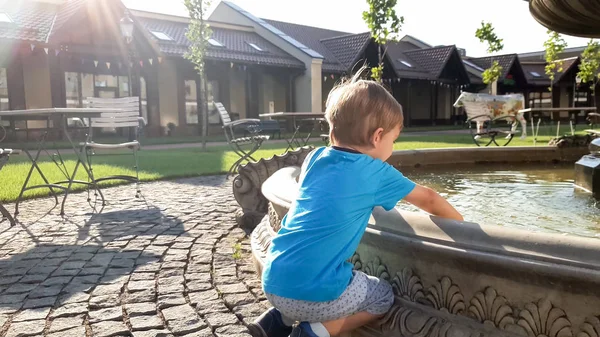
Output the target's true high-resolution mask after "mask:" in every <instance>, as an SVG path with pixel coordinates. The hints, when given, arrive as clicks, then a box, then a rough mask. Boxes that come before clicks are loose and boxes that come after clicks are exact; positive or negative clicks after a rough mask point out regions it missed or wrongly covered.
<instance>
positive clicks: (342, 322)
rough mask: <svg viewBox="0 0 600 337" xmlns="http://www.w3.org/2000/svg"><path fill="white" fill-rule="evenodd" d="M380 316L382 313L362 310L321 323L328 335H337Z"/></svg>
mask: <svg viewBox="0 0 600 337" xmlns="http://www.w3.org/2000/svg"><path fill="white" fill-rule="evenodd" d="M380 317H382V315H373V314H371V313H368V312H366V311H363V312H359V313H356V314H354V315H352V316H349V317H344V318H340V319H336V320H335V321H328V322H323V325H324V326H325V329H327V331H328V332H329V335H330V336H339V335H340V334H343V333H345V332H350V331H352V330H355V329H358V328H360V327H361V326H364V325H367V324H369V323H371V322H373V321H375V320H377V319H378V318H380Z"/></svg>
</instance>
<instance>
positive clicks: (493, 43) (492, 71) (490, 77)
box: [475, 21, 504, 91]
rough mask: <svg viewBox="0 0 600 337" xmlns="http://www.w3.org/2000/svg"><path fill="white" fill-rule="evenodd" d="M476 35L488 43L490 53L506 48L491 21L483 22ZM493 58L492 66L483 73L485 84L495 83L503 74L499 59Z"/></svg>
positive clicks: (480, 40) (481, 40)
mask: <svg viewBox="0 0 600 337" xmlns="http://www.w3.org/2000/svg"><path fill="white" fill-rule="evenodd" d="M475 37H476V38H478V39H479V42H481V43H487V46H488V48H487V52H488V53H489V54H492V53H497V52H499V51H501V50H502V49H504V44H503V43H502V42H503V41H504V40H503V39H500V38H498V35H496V33H495V32H494V27H492V24H491V23H489V22H483V21H482V22H481V27H479V29H477V30H476V31H475ZM491 60H492V62H491V65H490V67H489V68H488V69H486V70H485V71H484V72H483V74H482V76H483V83H485V84H490V83H494V82H496V81H498V79H499V78H500V76H502V66H500V63H498V60H494V59H493V57H492V59H491ZM490 91H491V88H490Z"/></svg>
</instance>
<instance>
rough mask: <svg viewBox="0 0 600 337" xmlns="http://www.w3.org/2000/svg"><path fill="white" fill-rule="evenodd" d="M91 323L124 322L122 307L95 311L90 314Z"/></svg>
mask: <svg viewBox="0 0 600 337" xmlns="http://www.w3.org/2000/svg"><path fill="white" fill-rule="evenodd" d="M89 316H90V323H96V322H100V321H121V320H123V309H122V308H121V307H111V308H104V309H100V310H93V311H90V313H89Z"/></svg>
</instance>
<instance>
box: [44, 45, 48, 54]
mask: <svg viewBox="0 0 600 337" xmlns="http://www.w3.org/2000/svg"><path fill="white" fill-rule="evenodd" d="M44 52H46V55H48V48H47V47H46V48H44Z"/></svg>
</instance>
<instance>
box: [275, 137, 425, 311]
mask: <svg viewBox="0 0 600 337" xmlns="http://www.w3.org/2000/svg"><path fill="white" fill-rule="evenodd" d="M299 185H300V188H299V192H298V195H297V198H296V200H295V201H293V202H292V204H291V207H290V210H289V212H288V213H287V215H286V216H285V217H284V218H283V219H282V222H281V229H280V230H279V232H278V233H277V235H276V236H275V237H274V238H273V241H272V243H271V246H270V248H269V252H268V255H267V259H266V264H265V268H264V270H263V288H264V291H265V292H267V293H270V294H273V295H277V296H281V297H286V298H290V299H296V300H304V301H312V302H325V301H331V300H334V299H336V298H338V297H339V296H340V295H341V294H342V293H343V292H344V290H345V289H346V287H347V286H348V284H350V280H351V278H352V265H351V264H350V263H349V262H347V261H348V260H349V259H350V258H351V257H352V255H353V254H354V252H355V251H356V248H357V247H358V244H359V242H360V240H361V238H362V236H363V233H364V231H365V229H366V227H367V223H368V221H369V217H370V215H371V213H372V212H373V208H374V207H375V206H382V207H383V208H384V209H386V210H391V209H392V208H394V207H395V206H396V204H397V203H398V201H400V200H401V199H402V198H404V197H405V196H406V195H407V194H409V193H410V192H411V191H412V190H413V189H414V187H415V183H414V182H412V181H410V180H409V179H407V178H406V177H404V176H403V175H402V173H400V172H399V171H398V170H396V169H395V168H394V167H392V166H391V165H389V164H387V163H385V162H383V161H381V160H379V159H373V158H372V157H370V156H368V155H365V154H361V153H355V152H350V151H348V150H344V149H337V148H331V147H327V148H319V149H316V150H315V151H313V152H312V153H311V154H309V155H308V157H307V158H306V159H305V161H304V164H303V166H302V172H301V174H300V178H299Z"/></svg>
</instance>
